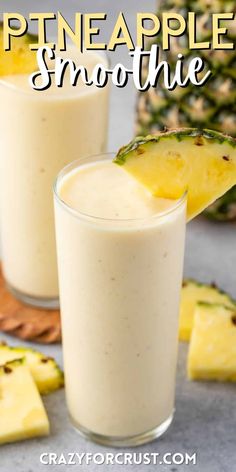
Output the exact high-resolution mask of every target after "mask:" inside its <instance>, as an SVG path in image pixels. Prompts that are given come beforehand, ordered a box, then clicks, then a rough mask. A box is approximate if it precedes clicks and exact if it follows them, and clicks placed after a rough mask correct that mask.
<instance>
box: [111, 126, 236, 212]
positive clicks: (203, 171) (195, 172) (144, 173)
mask: <svg viewBox="0 0 236 472" xmlns="http://www.w3.org/2000/svg"><path fill="white" fill-rule="evenodd" d="M114 162H115V163H116V164H118V165H121V166H123V167H124V169H125V170H127V171H128V172H130V174H131V175H132V176H133V177H135V178H136V179H137V180H139V181H140V182H141V183H142V184H143V185H144V186H145V187H147V188H148V190H149V191H150V192H151V193H152V194H153V195H155V196H157V197H162V198H169V199H178V198H180V197H181V196H182V195H183V194H184V192H186V191H187V192H188V195H187V217H188V220H190V219H192V218H194V217H195V216H196V215H198V214H199V213H201V212H202V211H203V210H204V209H205V208H207V207H208V206H209V205H210V204H211V203H213V202H214V201H215V200H216V199H217V198H219V197H221V196H222V195H223V194H224V193H225V192H227V190H229V189H230V188H231V187H232V186H233V185H235V184H236V139H234V138H231V137H229V136H225V135H223V134H221V133H217V132H216V131H210V130H198V129H191V128H186V129H185V128H183V129H179V130H170V131H167V132H163V133H159V134H156V135H150V136H146V137H138V138H136V139H134V140H133V141H131V142H130V143H129V144H128V145H127V146H124V147H122V148H121V149H120V151H119V152H118V154H117V156H116V157H115V159H114Z"/></svg>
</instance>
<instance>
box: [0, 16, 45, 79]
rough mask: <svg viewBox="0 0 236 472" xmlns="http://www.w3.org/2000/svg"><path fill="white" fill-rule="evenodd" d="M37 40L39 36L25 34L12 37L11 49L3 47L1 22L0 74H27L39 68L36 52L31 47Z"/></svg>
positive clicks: (1, 25)
mask: <svg viewBox="0 0 236 472" xmlns="http://www.w3.org/2000/svg"><path fill="white" fill-rule="evenodd" d="M35 42H37V36H35V35H32V34H25V35H24V36H19V37H15V38H12V41H11V50H10V51H4V49H3V24H2V23H0V76H3V75H14V74H27V73H30V72H33V71H34V70H36V69H37V58H36V52H35V51H31V50H30V48H29V44H30V43H35Z"/></svg>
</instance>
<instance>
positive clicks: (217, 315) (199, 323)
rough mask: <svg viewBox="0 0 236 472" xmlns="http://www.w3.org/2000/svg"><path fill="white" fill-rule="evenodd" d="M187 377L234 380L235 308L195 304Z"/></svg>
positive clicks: (235, 348)
mask: <svg viewBox="0 0 236 472" xmlns="http://www.w3.org/2000/svg"><path fill="white" fill-rule="evenodd" d="M188 376H189V378H190V379H192V380H218V381H231V382H236V308H235V309H233V308H229V307H226V306H224V305H219V304H209V303H205V302H200V303H198V304H197V307H196V310H195V315H194V327H193V331H192V336H191V341H190V347H189V354H188Z"/></svg>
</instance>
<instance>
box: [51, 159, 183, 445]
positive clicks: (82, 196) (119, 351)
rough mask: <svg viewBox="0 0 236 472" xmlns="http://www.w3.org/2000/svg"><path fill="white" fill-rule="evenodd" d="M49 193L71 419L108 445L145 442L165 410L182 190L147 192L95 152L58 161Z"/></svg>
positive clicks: (169, 413)
mask: <svg viewBox="0 0 236 472" xmlns="http://www.w3.org/2000/svg"><path fill="white" fill-rule="evenodd" d="M54 199H55V221H56V239H57V255H58V269H59V286H60V303H61V314H62V332H63V354H64V367H65V380H66V397H67V405H68V410H69V414H70V417H71V420H72V423H73V425H74V426H75V427H76V428H77V429H78V431H79V432H80V433H82V434H83V435H85V436H87V437H89V438H90V439H93V440H95V441H97V442H100V443H103V444H107V445H118V446H119V445H120V446H122V445H125V446H128V445H138V444H141V443H144V442H147V441H150V440H152V439H154V438H156V437H158V436H160V435H162V434H163V433H164V432H165V431H166V429H167V428H168V427H169V425H170V423H171V421H172V418H173V413H174V398H175V372H176V361H177V338H178V313H179V299H180V289H181V283H182V271H183V258H184V240H185V227H186V196H185V195H184V196H182V197H181V198H180V199H178V200H169V199H162V198H156V197H154V196H152V194H151V193H150V192H149V191H148V190H147V189H146V188H145V187H144V186H143V185H142V184H140V183H139V182H138V181H137V180H136V179H134V178H133V177H132V176H130V175H129V174H128V173H126V171H125V170H123V169H122V168H121V167H119V166H117V165H115V164H114V163H113V162H112V156H111V155H103V154H101V155H99V156H97V157H92V158H87V159H79V160H78V161H76V162H74V163H72V164H70V165H69V166H67V167H66V168H65V169H64V170H62V171H61V173H60V174H59V176H58V178H57V180H56V183H55V186H54Z"/></svg>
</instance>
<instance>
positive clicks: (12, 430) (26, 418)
mask: <svg viewBox="0 0 236 472" xmlns="http://www.w3.org/2000/svg"><path fill="white" fill-rule="evenodd" d="M0 418H1V421H0V444H5V443H8V442H13V441H20V440H23V439H28V438H31V437H36V436H47V435H48V434H49V429H50V428H49V421H48V417H47V414H46V411H45V408H44V406H43V403H42V400H41V397H40V394H39V392H38V389H37V387H36V385H35V382H34V380H33V377H32V375H31V373H30V371H29V369H28V367H27V365H26V362H25V359H17V360H13V361H11V362H7V363H6V364H4V365H2V366H0Z"/></svg>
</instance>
